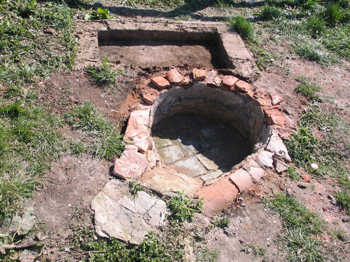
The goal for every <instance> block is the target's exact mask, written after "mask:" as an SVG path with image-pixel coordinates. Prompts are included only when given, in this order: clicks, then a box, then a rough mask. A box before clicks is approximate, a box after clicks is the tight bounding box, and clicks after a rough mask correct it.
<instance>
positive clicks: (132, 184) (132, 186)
mask: <svg viewBox="0 0 350 262" xmlns="http://www.w3.org/2000/svg"><path fill="white" fill-rule="evenodd" d="M143 190H144V188H143V186H141V185H140V184H137V183H135V182H133V181H130V182H129V192H130V194H131V195H133V196H136V195H137V192H139V191H143Z"/></svg>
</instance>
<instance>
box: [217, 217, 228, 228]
mask: <svg viewBox="0 0 350 262" xmlns="http://www.w3.org/2000/svg"><path fill="white" fill-rule="evenodd" d="M229 224H230V220H228V218H227V217H221V218H217V219H216V220H215V222H214V225H215V226H216V227H220V228H222V229H224V228H226V227H228V225H229Z"/></svg>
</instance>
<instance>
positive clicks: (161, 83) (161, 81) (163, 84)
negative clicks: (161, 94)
mask: <svg viewBox="0 0 350 262" xmlns="http://www.w3.org/2000/svg"><path fill="white" fill-rule="evenodd" d="M151 82H152V83H153V84H154V85H155V86H156V87H158V88H159V89H160V90H163V89H166V88H168V87H170V83H169V81H168V80H166V79H165V78H164V77H162V76H155V77H152V79H151Z"/></svg>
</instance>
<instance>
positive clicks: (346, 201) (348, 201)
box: [335, 191, 350, 215]
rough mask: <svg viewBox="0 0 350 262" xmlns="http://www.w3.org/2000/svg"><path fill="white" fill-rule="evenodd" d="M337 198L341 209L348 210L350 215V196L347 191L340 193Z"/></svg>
mask: <svg viewBox="0 0 350 262" xmlns="http://www.w3.org/2000/svg"><path fill="white" fill-rule="evenodd" d="M335 198H336V200H337V204H338V205H339V206H340V208H341V209H344V210H346V212H347V214H348V215H350V194H349V193H348V192H346V191H344V192H338V193H337V194H336V197H335Z"/></svg>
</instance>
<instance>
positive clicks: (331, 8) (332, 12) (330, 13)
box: [324, 3, 343, 26]
mask: <svg viewBox="0 0 350 262" xmlns="http://www.w3.org/2000/svg"><path fill="white" fill-rule="evenodd" d="M324 17H325V20H326V21H327V23H328V24H329V25H331V26H335V25H336V24H337V23H338V22H340V21H341V19H342V17H343V12H342V11H341V10H340V7H339V4H338V3H330V4H329V5H328V6H327V9H326V11H325V12H324Z"/></svg>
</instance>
